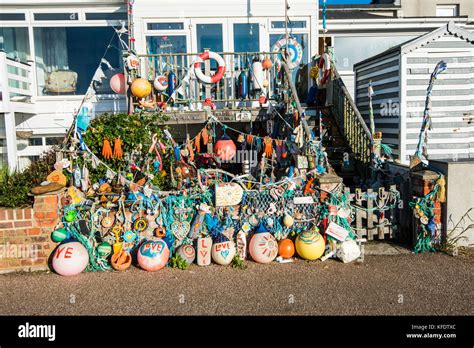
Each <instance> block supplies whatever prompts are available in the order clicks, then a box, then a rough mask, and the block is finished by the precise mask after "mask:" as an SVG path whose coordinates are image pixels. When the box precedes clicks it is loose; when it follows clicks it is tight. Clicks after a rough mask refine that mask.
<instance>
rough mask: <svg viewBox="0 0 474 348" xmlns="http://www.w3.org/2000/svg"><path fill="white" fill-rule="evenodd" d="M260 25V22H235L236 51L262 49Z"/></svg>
mask: <svg viewBox="0 0 474 348" xmlns="http://www.w3.org/2000/svg"><path fill="white" fill-rule="evenodd" d="M259 38H260V25H259V24H258V23H236V24H234V52H259V51H260V40H259Z"/></svg>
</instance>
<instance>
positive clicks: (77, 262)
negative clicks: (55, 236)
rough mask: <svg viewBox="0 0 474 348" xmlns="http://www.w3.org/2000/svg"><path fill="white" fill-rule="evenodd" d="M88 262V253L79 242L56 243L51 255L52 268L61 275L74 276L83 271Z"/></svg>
mask: <svg viewBox="0 0 474 348" xmlns="http://www.w3.org/2000/svg"><path fill="white" fill-rule="evenodd" d="M88 263H89V253H88V252H87V249H86V248H85V247H84V246H83V245H82V244H81V243H79V242H68V243H64V244H60V245H58V247H57V248H56V251H55V252H54V255H53V262H52V264H53V269H54V271H55V272H56V273H58V274H60V275H62V276H66V277H69V276H75V275H77V274H79V273H81V272H82V271H84V270H85V269H86V267H87V265H88Z"/></svg>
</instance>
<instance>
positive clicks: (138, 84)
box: [130, 78, 151, 98]
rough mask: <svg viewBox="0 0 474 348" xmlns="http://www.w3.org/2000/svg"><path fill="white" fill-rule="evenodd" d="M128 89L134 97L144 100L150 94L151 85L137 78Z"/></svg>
mask: <svg viewBox="0 0 474 348" xmlns="http://www.w3.org/2000/svg"><path fill="white" fill-rule="evenodd" d="M130 89H131V91H132V94H133V95H134V96H135V97H137V98H145V97H148V96H149V95H150V93H151V83H150V82H148V81H147V80H145V79H142V78H139V79H136V80H134V81H133V82H132V86H131V87H130Z"/></svg>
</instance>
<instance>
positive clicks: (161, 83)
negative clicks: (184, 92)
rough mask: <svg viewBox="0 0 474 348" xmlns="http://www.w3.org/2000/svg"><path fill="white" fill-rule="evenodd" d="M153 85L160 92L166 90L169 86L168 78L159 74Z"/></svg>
mask: <svg viewBox="0 0 474 348" xmlns="http://www.w3.org/2000/svg"><path fill="white" fill-rule="evenodd" d="M153 86H154V87H155V89H156V90H157V91H158V92H163V91H166V89H167V88H168V79H167V78H166V76H163V75H160V76H157V77H156V78H155V81H153Z"/></svg>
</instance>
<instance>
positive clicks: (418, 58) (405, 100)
mask: <svg viewBox="0 0 474 348" xmlns="http://www.w3.org/2000/svg"><path fill="white" fill-rule="evenodd" d="M441 60H443V61H445V62H446V63H447V66H448V69H447V70H446V71H445V72H443V73H442V74H441V75H440V76H439V78H438V80H437V81H436V82H435V85H434V88H433V93H432V98H431V105H432V109H431V113H430V115H431V117H432V121H433V129H432V130H431V131H429V132H428V138H429V139H428V155H429V158H430V159H452V160H457V159H462V158H474V118H473V111H474V110H473V109H474V34H472V33H471V32H469V31H466V30H464V29H461V28H459V27H457V26H455V25H454V24H453V23H452V22H451V23H449V24H447V25H444V26H442V27H440V28H439V29H436V30H435V31H433V32H430V33H428V34H426V35H423V36H420V37H418V38H416V39H413V40H410V41H408V42H405V43H403V44H401V45H398V46H395V47H393V48H391V49H389V50H387V51H385V52H383V53H381V54H378V55H376V56H374V57H371V58H369V59H366V60H364V61H362V62H359V63H357V64H355V65H354V71H355V76H356V77H355V78H356V104H357V107H358V108H359V110H360V112H361V114H362V116H363V117H364V119H365V120H366V122H367V124H368V123H369V101H368V84H369V81H372V86H373V90H374V93H375V94H374V95H373V97H372V100H373V109H374V117H375V128H376V131H380V132H383V142H384V143H386V144H389V145H391V146H392V148H393V150H394V151H393V152H394V155H395V158H398V159H400V161H401V162H402V163H408V162H409V156H410V155H413V154H414V152H415V149H416V146H417V143H418V135H419V132H420V126H421V122H422V118H423V110H424V105H425V99H426V89H427V87H428V83H429V79H430V75H431V72H432V71H433V69H434V67H435V66H436V64H437V63H438V62H439V61H441Z"/></svg>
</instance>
